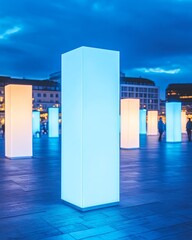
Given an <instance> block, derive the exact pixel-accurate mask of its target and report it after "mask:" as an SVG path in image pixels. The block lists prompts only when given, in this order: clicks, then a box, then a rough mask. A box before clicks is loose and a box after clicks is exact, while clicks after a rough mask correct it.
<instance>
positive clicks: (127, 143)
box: [121, 98, 140, 149]
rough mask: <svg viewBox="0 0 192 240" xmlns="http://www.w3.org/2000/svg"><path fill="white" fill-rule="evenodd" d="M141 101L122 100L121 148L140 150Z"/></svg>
mask: <svg viewBox="0 0 192 240" xmlns="http://www.w3.org/2000/svg"><path fill="white" fill-rule="evenodd" d="M139 105H140V101H139V99H131V98H129V99H121V148H130V149H131V148H139Z"/></svg>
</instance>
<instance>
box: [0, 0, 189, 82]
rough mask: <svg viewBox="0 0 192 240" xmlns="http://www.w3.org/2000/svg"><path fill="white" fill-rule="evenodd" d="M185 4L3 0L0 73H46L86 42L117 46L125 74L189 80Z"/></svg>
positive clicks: (124, 0)
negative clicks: (178, 70)
mask: <svg viewBox="0 0 192 240" xmlns="http://www.w3.org/2000/svg"><path fill="white" fill-rule="evenodd" d="M191 9H192V2H191V1H187V0H186V1H178V0H177V1H172V0H156V1H154V0H146V1H143V0H139V1H135V0H129V1H127V0H121V1H119V0H111V1H108V0H102V1H101V0H68V1H63V0H54V1H51V0H46V1H45V0H41V1H37V0H28V1H23V0H17V1H13V0H7V1H4V3H3V4H1V8H0V15H1V17H2V19H4V22H3V21H2V19H1V20H0V26H1V28H0V29H1V30H0V51H1V53H3V54H1V56H0V74H6V75H11V74H12V73H14V75H15V74H16V75H18V76H19V75H20V76H21V77H22V76H23V74H25V76H26V77H46V76H47V75H48V74H49V73H50V72H52V71H58V70H59V69H60V55H61V54H62V53H64V52H67V51H69V50H72V49H74V48H76V47H79V46H82V45H84V46H86V45H87V46H92V47H99V48H106V49H113V50H119V51H120V52H121V70H122V71H125V72H126V73H127V74H130V75H131V74H135V75H136V76H138V75H139V74H141V73H142V75H144V76H143V77H145V76H147V77H148V76H149V77H152V80H153V79H154V80H156V79H157V82H158V81H160V80H158V79H162V81H165V78H166V76H167V79H166V83H167V82H168V81H169V79H170V77H172V78H173V77H174V78H175V80H177V81H178V79H179V78H183V77H185V79H186V81H190V80H191V75H192V70H191V69H192V66H191V65H192V64H191V60H192V44H191V42H192V31H191V26H192V14H191ZM5 19H6V21H5ZM2 26H3V27H2ZM175 66H176V67H175ZM177 66H179V68H180V69H181V71H180V72H178V73H177V74H170V72H169V71H171V70H177V68H178V67H177ZM138 69H151V72H141V71H139V70H138ZM158 69H159V70H158ZM152 70H153V72H152ZM160 70H162V71H163V70H164V72H163V73H162V72H161V73H159V71H160ZM166 71H167V72H166ZM163 76H165V78H164V77H163ZM172 78H171V79H172ZM174 78H173V80H174Z"/></svg>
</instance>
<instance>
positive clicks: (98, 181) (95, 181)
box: [61, 47, 119, 210]
mask: <svg viewBox="0 0 192 240" xmlns="http://www.w3.org/2000/svg"><path fill="white" fill-rule="evenodd" d="M61 175H62V176H61V177H62V182H61V188H62V189H61V198H62V199H63V200H64V201H65V202H68V203H70V204H72V205H73V206H75V207H77V208H79V209H81V210H88V209H92V208H99V207H103V206H109V205H114V204H117V202H119V52H117V51H110V50H103V49H96V48H89V47H80V48H77V49H75V50H73V51H70V52H67V53H65V54H63V55H62V174H61Z"/></svg>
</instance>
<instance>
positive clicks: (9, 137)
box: [5, 84, 32, 158]
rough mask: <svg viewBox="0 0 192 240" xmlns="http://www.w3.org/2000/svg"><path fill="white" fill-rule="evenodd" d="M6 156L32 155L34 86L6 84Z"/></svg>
mask: <svg viewBox="0 0 192 240" xmlns="http://www.w3.org/2000/svg"><path fill="white" fill-rule="evenodd" d="M5 156H6V157H8V158H22V157H23V158H26V157H32V86H29V85H14V84H11V85H7V86H5Z"/></svg>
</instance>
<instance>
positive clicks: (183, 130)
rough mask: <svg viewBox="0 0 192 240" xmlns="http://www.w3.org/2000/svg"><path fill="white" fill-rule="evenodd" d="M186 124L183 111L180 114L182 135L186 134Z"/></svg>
mask: <svg viewBox="0 0 192 240" xmlns="http://www.w3.org/2000/svg"><path fill="white" fill-rule="evenodd" d="M186 124H187V115H186V112H185V111H182V112H181V132H182V133H187V131H186Z"/></svg>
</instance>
